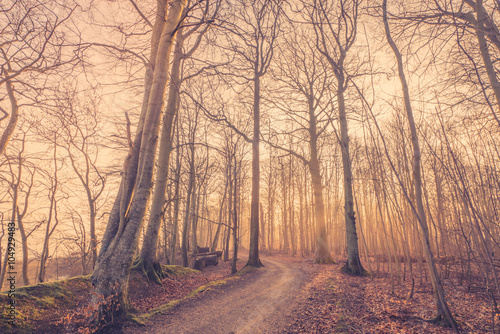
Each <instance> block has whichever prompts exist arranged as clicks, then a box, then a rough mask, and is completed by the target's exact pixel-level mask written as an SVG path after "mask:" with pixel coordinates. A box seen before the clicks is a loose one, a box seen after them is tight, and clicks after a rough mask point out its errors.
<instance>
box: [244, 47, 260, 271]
mask: <svg viewBox="0 0 500 334" xmlns="http://www.w3.org/2000/svg"><path fill="white" fill-rule="evenodd" d="M257 53H258V52H257ZM254 66H255V68H254V70H255V73H254V92H253V94H254V95H253V139H252V200H251V204H250V210H251V213H250V247H249V253H248V263H247V265H248V266H252V267H262V262H260V258H259V189H260V157H259V145H260V75H261V74H260V73H259V72H258V71H259V67H260V64H259V62H258V61H256V64H254Z"/></svg>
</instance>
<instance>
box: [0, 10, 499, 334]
mask: <svg viewBox="0 0 500 334" xmlns="http://www.w3.org/2000/svg"><path fill="white" fill-rule="evenodd" d="M499 6H500V4H499V3H498V1H493V0H489V1H481V0H475V1H473V0H464V1H458V0H436V1H417V0H415V1H399V0H397V1H388V2H386V1H385V0H384V1H382V0H381V1H368V0H367V1H356V0H339V1H334V0H328V1H327V0H310V1H300V0H296V1H292V0H289V1H284V0H271V1H264V0H254V1H250V0H230V1H217V0H212V1H192V0H172V1H166V0H158V1H142V2H135V1H133V0H130V1H124V0H123V1H99V2H90V1H48V0H47V1H43V0H22V1H12V0H7V1H2V3H1V4H0V69H1V70H0V112H1V115H0V122H1V123H0V131H1V133H0V135H1V138H0V153H1V154H2V155H1V157H0V169H1V173H0V182H1V184H2V189H3V191H2V192H0V218H1V223H2V225H1V226H2V230H1V231H2V232H0V236H1V238H0V242H1V244H0V251H1V254H0V255H1V256H0V259H1V262H0V268H1V272H0V282H1V283H0V284H5V279H4V278H5V274H6V264H7V261H6V258H7V252H6V244H7V238H8V233H7V224H8V223H9V222H15V224H16V227H17V230H16V240H17V244H16V245H17V246H16V247H17V248H16V254H17V261H18V267H19V270H18V271H19V273H20V274H19V275H20V276H19V277H20V281H22V282H23V283H24V284H33V283H38V282H44V281H47V280H54V279H60V278H63V277H69V276H74V275H80V274H91V273H92V274H93V275H92V282H93V284H94V286H95V289H96V298H95V299H94V300H93V302H94V303H95V305H96V312H95V314H94V315H93V318H92V319H91V322H93V323H94V324H96V325H99V324H100V323H101V322H102V321H103V320H104V321H106V319H108V320H109V319H111V318H113V317H112V313H113V312H118V313H120V312H124V313H126V312H128V302H127V277H128V275H129V273H130V270H131V268H139V269H141V270H143V271H144V272H145V273H146V274H147V275H148V277H149V278H150V279H153V280H156V281H159V280H161V278H162V273H161V269H159V268H160V267H159V263H170V264H181V265H184V266H188V265H189V259H188V254H189V253H191V252H196V249H197V248H196V246H203V247H210V248H211V250H212V251H214V250H223V258H224V260H229V259H230V257H233V261H235V259H236V256H237V251H238V252H239V253H240V254H241V252H245V253H246V252H248V254H249V260H248V265H249V266H255V267H258V266H261V265H262V264H264V265H265V263H262V262H261V260H260V254H262V253H263V252H264V253H266V254H267V253H276V252H282V253H289V254H292V255H294V256H312V257H313V258H314V259H315V261H316V262H318V263H329V262H331V261H332V256H333V257H335V258H339V257H340V258H342V259H344V260H345V262H346V263H345V266H344V270H345V271H347V272H350V273H352V274H355V275H362V274H365V273H366V272H379V271H388V272H389V273H390V277H391V282H392V284H393V286H394V285H397V284H399V283H400V282H401V281H402V280H414V281H415V284H419V282H423V281H425V280H430V281H431V282H432V284H433V290H434V294H435V306H436V321H437V322H443V323H445V324H448V325H450V326H452V327H455V321H454V320H453V317H452V316H451V313H450V311H449V310H448V305H447V303H446V299H445V291H444V290H446V287H445V286H446V284H444V282H446V280H448V279H454V280H456V282H458V283H459V284H469V283H470V282H471V281H472V280H473V279H479V280H481V281H482V282H483V284H484V286H485V287H487V292H488V294H489V296H490V297H491V300H492V305H494V308H496V305H497V298H498V291H499V290H498V289H499V287H500V286H499V284H500V282H499V277H498V267H499V265H500V245H499V242H500V239H499V235H500V228H499V217H500V182H499V180H500V149H499V146H500V141H499V138H500V136H499V134H500V118H499V117H500V116H499V115H500V110H499V109H500V83H499V81H498V73H499V72H498V71H499V70H498V66H497V65H498V64H497V62H498V56H499V55H500V30H499V28H498V23H499V21H498V16H499V15H500V7H499ZM238 248H240V249H239V250H238ZM233 268H234V270H235V268H236V267H235V266H233ZM468 282H469V283H468ZM443 289H444V290H443ZM101 297H103V298H104V299H100V298H101ZM110 300H111V302H110ZM110 305H115V306H118V307H117V308H115V307H114V306H113V307H112V306H110ZM494 311H496V310H494Z"/></svg>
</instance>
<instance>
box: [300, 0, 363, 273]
mask: <svg viewBox="0 0 500 334" xmlns="http://www.w3.org/2000/svg"><path fill="white" fill-rule="evenodd" d="M358 9H359V1H358V0H341V1H340V3H339V4H338V5H335V4H332V3H330V2H328V1H325V0H315V1H314V4H313V6H312V7H309V8H308V16H309V20H310V22H311V24H312V25H313V28H314V32H315V35H316V46H317V48H318V51H319V52H320V53H321V54H322V55H323V56H324V57H325V59H326V60H327V62H328V64H329V65H330V67H331V70H332V71H333V74H334V76H335V79H336V80H337V83H336V95H337V96H336V97H337V101H336V102H337V108H338V116H339V124H340V136H339V137H338V140H339V143H340V147H341V151H342V165H343V172H344V215H345V225H346V233H347V262H346V265H345V266H344V268H343V269H344V270H346V271H347V272H349V273H351V274H354V275H360V274H363V273H364V272H365V270H364V268H363V266H362V265H361V260H360V258H359V250H358V236H357V232H356V218H355V212H354V197H353V190H352V189H353V187H352V182H353V177H352V167H351V157H350V154H349V132H348V126H347V125H348V121H347V108H346V101H345V92H346V90H347V87H348V84H349V80H350V75H352V73H351V74H349V73H348V71H347V65H348V60H349V59H348V52H349V50H350V49H351V48H352V46H353V45H354V42H355V40H356V35H357V23H358V15H359V14H358Z"/></svg>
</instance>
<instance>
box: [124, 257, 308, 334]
mask: <svg viewBox="0 0 500 334" xmlns="http://www.w3.org/2000/svg"><path fill="white" fill-rule="evenodd" d="M262 262H263V263H264V265H265V267H264V268H259V269H258V270H254V271H252V272H249V273H247V274H245V275H243V276H242V277H241V278H239V279H235V280H230V281H229V282H228V284H225V285H222V286H219V287H215V288H213V289H211V290H209V291H208V292H206V293H204V294H203V295H202V296H200V297H197V298H194V299H192V300H188V301H186V302H183V303H181V305H179V306H178V307H176V308H175V309H173V310H172V311H171V312H170V313H169V314H165V315H159V316H156V317H154V319H152V320H151V321H149V322H148V324H147V325H146V326H143V327H141V328H137V327H136V328H128V329H125V333H137V332H138V331H139V332H141V333H196V334H198V333H204V334H209V333H223V334H228V333H234V334H239V333H271V332H275V331H277V330H279V329H280V328H283V327H284V326H285V325H286V324H285V323H284V320H285V318H286V317H285V315H288V314H290V312H291V311H292V310H293V307H294V306H295V305H296V303H295V301H296V298H297V295H298V293H299V291H300V289H301V287H302V286H303V285H304V284H305V282H306V281H308V277H309V275H307V274H306V272H305V271H304V270H303V269H302V265H301V263H297V262H295V263H293V262H292V263H290V262H285V261H281V260H278V259H275V258H266V257H263V258H262Z"/></svg>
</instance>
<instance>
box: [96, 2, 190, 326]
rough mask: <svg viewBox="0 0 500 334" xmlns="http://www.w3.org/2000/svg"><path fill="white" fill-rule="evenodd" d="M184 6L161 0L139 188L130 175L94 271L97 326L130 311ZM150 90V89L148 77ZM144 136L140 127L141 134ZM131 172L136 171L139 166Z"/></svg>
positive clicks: (123, 184)
mask: <svg viewBox="0 0 500 334" xmlns="http://www.w3.org/2000/svg"><path fill="white" fill-rule="evenodd" d="M184 6H185V1H184V0H174V1H172V2H168V1H166V0H161V1H159V2H158V14H157V22H155V27H154V29H153V45H152V51H153V50H155V48H156V47H155V42H156V41H155V36H158V34H160V38H159V43H158V46H157V52H155V53H152V55H153V56H152V58H156V61H155V62H154V72H153V79H152V84H151V90H150V92H149V94H148V96H145V97H144V101H146V100H147V101H148V102H147V113H146V117H145V119H144V126H143V131H142V139H141V140H135V141H134V142H138V141H140V145H141V147H140V153H139V163H138V165H137V166H138V174H137V180H138V183H137V184H136V186H135V187H133V183H129V182H127V181H128V180H130V179H132V178H134V177H132V176H130V175H129V176H130V177H129V176H125V182H123V181H122V191H121V194H120V195H121V198H120V205H119V210H118V211H119V215H118V216H119V220H118V226H116V225H117V224H116V220H115V221H110V222H109V223H108V229H107V230H108V231H109V233H111V234H113V235H110V236H108V237H107V238H108V239H107V240H106V242H107V245H106V247H105V249H104V250H101V253H100V255H99V258H98V260H97V263H96V266H95V269H94V273H93V274H92V278H91V282H92V285H93V286H94V291H95V294H94V295H93V297H92V304H93V305H94V308H95V311H94V313H93V315H92V318H91V320H92V323H93V324H94V325H95V326H100V325H102V324H106V323H109V322H114V321H116V319H117V316H118V315H120V314H123V313H126V312H128V310H129V304H128V296H127V285H128V276H129V273H130V268H131V265H132V260H133V256H134V253H135V251H136V248H137V243H138V239H139V234H140V231H141V227H142V223H143V220H144V216H145V213H146V209H147V204H148V201H149V197H150V194H151V184H152V180H153V170H154V161H155V154H156V146H157V141H158V140H157V139H158V132H159V123H160V122H159V120H160V117H161V112H162V110H163V101H164V95H165V90H166V84H167V79H168V72H169V71H168V66H169V59H170V53H171V50H172V45H173V42H174V39H175V35H176V29H177V27H178V23H179V22H180V19H181V13H182V11H183V9H184ZM167 8H168V13H167ZM145 91H146V93H147V92H148V87H147V80H146V89H145ZM143 108H144V106H143ZM139 134H140V131H138V133H137V134H136V136H138V135H139ZM135 149H136V148H135ZM131 165H132V167H134V165H135V162H132V163H131ZM127 172H129V173H130V172H132V173H133V170H132V171H130V170H129V171H127ZM129 186H132V188H133V198H132V199H131V201H130V203H127V196H128V194H129V193H132V189H128V187H129ZM115 204H116V202H115ZM115 207H116V205H115ZM125 208H128V209H125ZM115 215H116V214H115ZM112 218H113V219H116V218H117V217H116V216H115V217H110V219H112Z"/></svg>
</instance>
